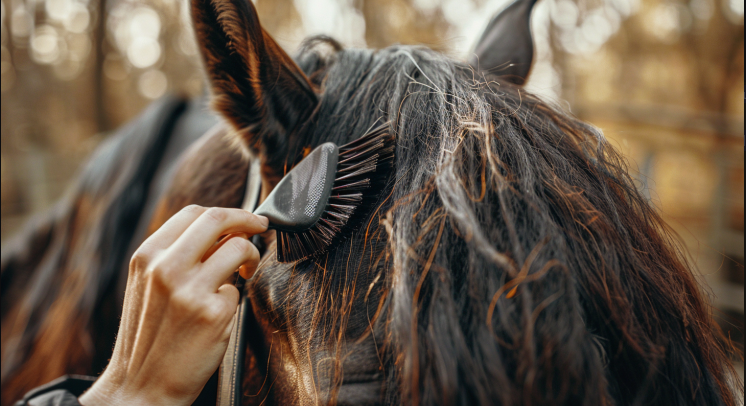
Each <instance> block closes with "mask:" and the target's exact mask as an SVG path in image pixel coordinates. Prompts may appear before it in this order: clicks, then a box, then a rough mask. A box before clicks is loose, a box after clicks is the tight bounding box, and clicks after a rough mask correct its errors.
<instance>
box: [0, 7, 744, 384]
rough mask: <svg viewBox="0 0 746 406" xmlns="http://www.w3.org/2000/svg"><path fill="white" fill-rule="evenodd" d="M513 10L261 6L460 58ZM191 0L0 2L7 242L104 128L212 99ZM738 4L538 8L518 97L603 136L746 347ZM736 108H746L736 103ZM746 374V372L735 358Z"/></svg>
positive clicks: (341, 31) (357, 38) (285, 37)
mask: <svg viewBox="0 0 746 406" xmlns="http://www.w3.org/2000/svg"><path fill="white" fill-rule="evenodd" d="M508 2H509V0H378V1H372V0H317V1H313V0H258V1H257V2H256V6H257V8H258V10H259V14H260V19H261V21H262V24H263V25H264V27H265V29H267V31H268V32H270V33H271V34H272V35H273V36H274V38H275V39H276V40H277V41H278V43H279V44H280V45H281V46H283V47H284V48H285V49H286V50H287V51H288V52H289V53H291V54H292V52H293V50H294V49H295V48H296V47H297V46H298V44H299V43H300V41H301V40H302V39H303V38H304V37H306V36H307V35H312V34H320V33H324V34H328V35H331V36H332V37H334V38H336V39H338V40H339V41H341V42H342V43H343V44H345V45H347V46H354V47H372V48H380V47H385V46H388V45H391V44H394V43H403V44H423V45H427V46H429V47H431V48H434V49H437V50H440V51H443V52H445V53H447V54H449V55H451V56H452V57H454V58H459V59H465V57H466V55H467V54H468V52H469V49H470V47H471V46H472V44H473V43H474V41H475V40H476V38H477V37H478V35H479V34H480V33H481V31H482V29H483V28H484V26H485V25H486V24H487V22H488V20H489V19H490V18H491V17H492V15H494V13H496V12H497V11H499V10H500V9H501V8H503V7H505V6H506V5H507V3H508ZM187 5H188V2H186V0H2V51H1V52H2V67H1V70H2V117H1V120H0V122H1V123H2V124H1V126H2V145H1V147H2V153H1V157H2V194H1V195H2V238H3V240H5V239H6V238H7V237H8V236H9V235H10V234H12V233H13V232H14V231H15V230H17V229H18V227H19V226H20V225H21V224H22V222H23V221H24V220H25V219H26V218H28V216H29V215H30V214H32V213H35V212H38V211H40V210H43V209H45V208H47V207H48V206H49V205H50V204H51V203H52V202H53V201H55V200H56V199H57V198H59V197H60V196H61V194H62V193H63V192H64V190H65V188H66V187H67V186H68V185H69V183H70V181H71V180H72V179H73V178H74V176H75V174H76V171H77V170H78V169H79V165H80V164H81V163H82V162H84V161H85V159H86V157H87V155H88V154H89V153H90V152H91V151H92V150H93V148H95V146H96V145H97V144H98V143H99V142H100V141H101V140H102V139H104V138H105V137H106V136H107V133H108V132H109V131H111V130H112V129H115V128H116V127H118V126H120V125H122V124H123V123H125V122H126V121H127V120H129V119H131V118H132V117H133V116H134V115H136V114H137V113H138V112H139V111H140V110H141V109H143V108H144V107H145V106H146V105H147V104H148V103H150V102H151V101H152V100H154V99H157V98H159V97H161V96H163V95H164V94H166V93H167V92H177V93H182V94H187V95H193V96H196V95H200V94H201V93H202V92H204V91H205V86H204V79H203V75H202V72H201V67H200V60H199V57H198V55H197V48H196V46H195V42H194V38H193V34H192V31H191V28H190V22H189V16H188V7H187ZM743 13H744V0H540V1H539V3H538V5H537V7H536V9H535V12H534V16H533V21H532V26H533V32H534V37H535V43H536V49H537V58H536V60H535V63H534V67H533V71H532V75H531V78H530V80H529V83H528V85H527V88H528V89H529V90H531V91H533V92H536V93H539V94H541V95H543V97H545V98H547V99H549V100H552V101H554V102H556V103H557V104H558V105H559V106H561V108H563V109H566V110H568V111H571V112H572V113H574V114H575V115H577V116H579V117H580V118H582V119H584V120H587V121H589V122H591V123H593V124H595V125H596V126H598V127H600V128H601V129H602V130H603V131H604V133H605V134H606V136H607V137H608V138H609V139H610V140H611V142H612V143H613V144H614V145H616V146H617V148H619V149H621V150H622V151H623V152H624V153H625V154H626V155H627V157H628V158H629V160H630V164H631V168H632V172H633V174H634V175H635V176H636V177H637V179H638V180H639V186H640V188H642V189H643V191H644V192H645V193H646V195H647V196H649V197H650V199H651V201H652V202H653V203H654V204H655V205H656V206H657V207H658V208H659V209H660V210H661V212H662V213H663V214H664V216H665V218H666V219H667V220H668V222H669V223H670V224H671V226H672V227H673V228H674V229H675V230H676V231H677V232H678V233H679V234H680V236H681V238H682V239H683V240H684V241H685V242H686V244H687V246H688V247H689V249H690V252H691V254H692V257H693V258H694V260H695V261H696V262H697V264H698V266H699V271H700V272H701V273H702V276H703V281H706V282H707V283H708V285H709V286H710V288H711V290H712V293H713V295H712V296H713V299H714V305H715V307H716V310H715V314H716V317H717V318H718V319H719V320H720V322H721V325H722V326H723V328H724V329H726V331H727V332H728V334H730V335H731V337H732V338H733V339H734V340H735V341H736V342H738V343H740V346H741V348H743V323H744V321H743V308H744V294H743V292H744V291H743V281H744V268H743V263H744V261H743V258H744V238H743V235H744V234H743V233H744V217H743V214H744V207H743V200H744V187H743V185H744V155H743V149H742V147H743V146H744V138H743V137H744V135H743V134H744V105H743V104H741V98H742V96H744V91H743V90H742V89H744V66H743V60H744V38H743ZM745 100H746V99H745ZM739 369H740V371H741V375H742V376H743V364H742V362H739Z"/></svg>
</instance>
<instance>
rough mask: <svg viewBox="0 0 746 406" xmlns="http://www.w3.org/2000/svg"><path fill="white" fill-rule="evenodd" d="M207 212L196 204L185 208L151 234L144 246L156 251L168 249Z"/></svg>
mask: <svg viewBox="0 0 746 406" xmlns="http://www.w3.org/2000/svg"><path fill="white" fill-rule="evenodd" d="M206 211H207V208H206V207H202V206H198V205H196V204H193V205H189V206H186V207H184V208H183V209H181V210H179V212H178V213H176V214H174V215H173V216H172V217H171V218H170V219H168V221H166V222H165V223H164V224H163V225H162V226H161V227H160V228H159V229H158V230H156V231H155V232H154V233H153V234H151V235H150V237H148V238H147V239H146V240H145V242H144V243H143V244H142V246H143V247H153V248H156V249H164V248H167V247H168V246H170V245H171V244H173V243H174V241H176V239H178V238H179V236H181V234H182V233H184V230H186V229H187V228H188V227H189V226H190V225H191V224H192V223H193V222H194V220H196V219H197V218H198V217H199V216H201V215H202V213H204V212H206Z"/></svg>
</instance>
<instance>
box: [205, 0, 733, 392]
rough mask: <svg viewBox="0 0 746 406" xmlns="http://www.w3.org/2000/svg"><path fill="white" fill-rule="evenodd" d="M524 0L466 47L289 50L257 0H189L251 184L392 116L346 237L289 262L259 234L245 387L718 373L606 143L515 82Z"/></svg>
mask: <svg viewBox="0 0 746 406" xmlns="http://www.w3.org/2000/svg"><path fill="white" fill-rule="evenodd" d="M533 3H534V2H533V1H532V0H523V1H520V0H519V2H517V3H515V4H514V5H513V6H511V7H509V8H508V9H507V10H506V13H507V14H503V15H501V16H499V17H497V18H495V19H494V20H493V21H492V22H491V23H490V25H489V27H488V31H487V32H486V33H485V34H484V35H483V36H482V39H481V40H480V42H479V43H478V45H477V46H476V48H475V53H474V56H473V57H472V58H471V64H465V63H459V62H456V61H453V60H451V59H449V58H447V57H445V56H443V55H440V54H437V53H435V52H433V51H431V50H428V49H425V48H422V47H409V46H393V47H390V48H386V49H383V50H378V51H373V50H357V49H352V50H348V49H342V47H341V46H340V45H339V44H338V43H336V42H335V41H333V40H331V39H328V38H315V39H311V40H308V41H306V42H305V44H304V45H303V47H302V48H301V50H300V52H299V54H298V56H297V57H296V58H295V59H292V58H290V57H289V56H288V55H286V54H285V53H284V52H283V51H282V49H280V47H278V46H277V44H276V43H275V42H274V41H273V40H272V38H271V37H270V36H269V35H268V34H267V33H266V32H265V31H264V30H263V29H262V27H261V26H260V24H259V21H258V18H257V15H256V10H255V9H254V7H253V5H252V4H251V3H250V2H247V1H245V0H193V1H192V15H193V19H194V25H195V28H196V32H197V38H198V41H199V43H200V48H201V50H202V55H203V58H204V61H205V67H206V70H207V73H208V76H209V78H210V82H211V86H212V92H213V95H214V106H215V108H216V109H217V110H218V111H219V112H220V113H221V114H222V115H223V116H224V117H225V118H226V119H227V120H228V121H229V122H230V123H231V125H232V126H233V129H234V130H235V135H236V139H237V140H239V141H240V143H241V144H242V145H243V147H244V148H245V150H247V151H248V152H249V153H250V155H251V156H252V157H253V158H252V159H259V160H261V163H262V176H263V188H264V192H263V193H264V195H266V193H267V192H268V191H269V190H270V189H271V188H272V187H273V185H275V184H276V182H277V181H278V180H279V179H280V178H281V177H282V175H283V174H284V173H285V172H286V171H287V170H288V169H289V167H290V166H291V165H292V164H293V163H294V162H297V160H298V159H299V158H300V157H302V156H303V152H304V151H308V150H309V149H311V148H313V147H315V146H317V145H319V144H320V143H322V142H326V141H332V142H335V143H337V144H344V143H347V142H350V141H352V140H354V139H355V138H357V137H360V136H362V135H363V134H364V133H365V131H366V130H367V129H369V128H371V127H372V126H373V125H374V124H375V123H377V122H389V123H390V131H391V133H392V134H393V135H394V136H395V138H396V145H397V146H396V163H395V169H394V171H393V172H392V173H391V174H390V182H389V184H388V186H387V187H386V189H385V190H383V191H382V193H381V198H380V199H379V201H378V202H377V203H376V204H375V207H372V210H371V211H370V214H369V215H368V217H367V218H366V219H364V220H363V221H362V226H360V227H359V229H358V230H357V231H356V232H354V233H353V234H352V235H351V237H350V238H348V239H345V240H344V241H342V242H341V243H339V244H338V245H337V246H335V247H333V248H332V249H331V250H330V251H329V252H327V253H324V254H323V255H319V256H317V257H315V258H312V259H309V260H305V261H302V262H298V263H293V264H281V263H278V262H276V261H275V259H274V257H275V255H274V251H273V245H272V244H270V245H269V249H268V251H267V254H266V255H265V258H264V260H263V263H262V264H261V265H260V267H259V269H258V270H257V272H256V274H255V275H254V277H253V278H252V280H250V281H249V284H250V285H249V286H250V297H251V301H252V305H253V310H254V315H255V317H256V320H257V322H258V323H257V324H256V326H255V327H256V330H257V331H256V334H255V335H254V337H252V338H251V339H250V340H249V341H250V342H249V352H250V356H249V357H248V360H247V369H248V371H249V373H248V375H247V377H246V382H245V395H247V396H245V398H244V399H245V400H246V401H248V402H255V403H257V404H258V403H261V402H263V401H264V400H265V398H266V397H269V399H271V400H274V401H275V402H276V403H278V404H316V403H326V402H327V401H328V400H336V401H337V402H338V403H339V404H377V403H383V402H388V403H391V404H397V403H399V402H405V403H406V402H414V403H417V402H423V403H425V404H439V403H452V402H460V403H464V404H480V403H481V404H498V403H499V404H505V405H508V404H519V403H520V404H528V403H525V402H529V403H530V402H534V403H537V402H538V403H542V402H544V403H553V404H562V403H567V404H611V403H617V402H618V403H620V404H626V402H628V401H629V402H632V401H633V400H635V399H638V400H641V401H642V403H645V402H646V401H647V400H649V399H650V397H651V396H654V393H659V394H660V393H664V394H667V395H664V396H668V395H670V396H671V397H672V398H673V397H676V396H684V397H685V398H688V399H700V398H702V396H703V395H702V393H704V392H706V391H703V390H702V389H701V388H700V389H699V390H697V389H696V388H697V387H698V385H695V384H693V382H695V381H696V380H697V379H700V378H701V379H704V380H708V379H709V381H708V382H710V385H715V383H717V382H722V379H721V378H722V371H721V369H720V367H718V366H717V364H716V362H715V361H713V359H714V358H713V359H710V360H708V359H707V357H703V356H701V354H702V351H705V352H706V351H714V350H713V348H715V344H714V341H713V339H712V337H711V335H709V333H705V330H706V329H707V328H708V327H707V326H706V325H705V324H707V323H702V322H701V321H703V320H706V314H705V311H704V310H703V307H702V301H701V299H700V298H699V296H698V293H697V292H698V291H697V288H696V286H695V285H694V283H693V282H692V279H691V275H690V272H689V270H688V269H687V268H686V265H685V263H684V262H683V261H682V260H681V259H680V257H679V254H678V252H677V251H676V250H675V249H674V248H672V245H671V243H670V242H669V241H668V239H667V237H666V234H665V232H663V231H661V228H662V227H663V224H662V222H661V221H660V219H659V218H658V217H657V215H656V214H655V212H654V211H653V210H652V209H651V208H650V206H649V205H648V203H647V202H646V201H645V200H644V198H643V197H642V196H641V195H640V194H639V193H638V192H637V191H636V190H635V188H634V186H633V184H632V182H631V180H630V179H629V177H628V176H627V174H626V169H625V167H624V166H623V164H622V163H621V161H620V159H619V157H618V155H617V154H616V153H615V152H614V151H613V149H611V148H610V147H608V145H607V144H606V142H605V141H604V139H603V137H602V136H601V135H600V133H599V132H598V131H597V130H595V129H593V128H592V127H590V126H588V125H585V124H583V123H581V122H579V121H577V120H575V119H573V118H572V117H569V116H567V115H566V114H564V113H562V112H559V111H558V110H556V109H554V108H552V107H549V106H547V105H546V104H544V103H542V102H541V101H540V100H538V99H537V98H535V97H533V96H531V95H530V94H527V93H526V92H525V91H523V89H521V88H520V87H519V85H520V84H521V83H523V81H524V80H525V78H526V76H527V75H528V70H529V68H530V62H531V56H532V46H531V39H530V33H529V30H528V15H529V13H530V9H531V6H532V5H533ZM501 69H504V70H501ZM492 73H496V74H498V75H499V74H500V73H503V74H507V75H508V76H507V77H505V76H504V77H502V78H500V77H498V76H496V75H493V74H492ZM640 297H644V301H645V303H641V302H639V301H635V300H634V298H640ZM684 297H687V298H689V299H688V300H691V301H690V302H686V303H684V302H682V300H683V298H684ZM691 298H694V299H691ZM692 342H696V345H693V344H691V343H692ZM663 348H665V349H663ZM702 348H707V350H702ZM672 353H675V354H676V357H680V358H676V359H673V360H672V359H671V354H672ZM682 360H683V361H682ZM697 360H700V361H701V360H704V361H703V362H705V363H706V364H707V363H708V362H710V363H709V364H707V365H708V367H707V368H703V369H702V370H701V371H700V370H697V369H696V368H694V367H692V368H693V369H691V370H688V371H684V370H686V369H687V368H683V367H682V368H680V369H681V371H678V370H676V368H675V366H676V365H679V364H680V363H681V362H683V363H684V365H689V366H690V367H691V366H696V365H700V364H701V363H702V362H700V361H697ZM661 368H663V369H665V371H667V372H666V374H665V375H666V376H665V379H663V378H659V377H657V376H656V371H658V370H660V369H661ZM630 371H635V372H634V373H629V372H630ZM697 371H699V372H697ZM625 373H627V375H624V374H625ZM687 373H692V374H695V375H697V374H699V375H697V376H699V378H695V377H691V376H689V377H687V375H686V374H687ZM651 382H652V384H651ZM713 382H715V383H713ZM682 388H684V389H682ZM682 393H683V395H682Z"/></svg>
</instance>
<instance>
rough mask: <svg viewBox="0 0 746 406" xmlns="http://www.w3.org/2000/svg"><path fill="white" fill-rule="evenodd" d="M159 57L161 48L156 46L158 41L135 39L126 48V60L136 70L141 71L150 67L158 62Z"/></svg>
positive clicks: (145, 38)
mask: <svg viewBox="0 0 746 406" xmlns="http://www.w3.org/2000/svg"><path fill="white" fill-rule="evenodd" d="M160 57H161V46H160V44H158V41H156V40H154V39H152V38H147V37H138V38H135V39H134V40H132V43H130V45H129V47H127V59H129V61H130V63H131V64H132V66H134V67H136V68H141V69H143V68H147V67H150V66H152V65H153V64H154V63H156V62H158V59H159V58H160Z"/></svg>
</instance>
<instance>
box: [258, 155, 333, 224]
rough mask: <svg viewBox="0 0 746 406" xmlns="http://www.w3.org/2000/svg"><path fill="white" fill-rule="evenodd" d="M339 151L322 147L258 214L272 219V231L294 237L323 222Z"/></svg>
mask: <svg viewBox="0 0 746 406" xmlns="http://www.w3.org/2000/svg"><path fill="white" fill-rule="evenodd" d="M338 159H339V148H338V147H337V146H336V145H335V144H334V143H331V142H327V143H324V144H321V145H319V146H318V147H316V149H314V150H313V151H312V152H311V153H310V154H308V156H306V157H305V158H304V159H303V160H302V161H301V162H300V163H298V165H296V166H295V168H293V169H292V170H291V171H290V172H288V174H287V175H285V177H283V178H282V180H280V183H278V184H277V186H275V188H274V190H272V193H270V194H269V196H268V197H267V199H266V200H265V201H264V202H263V203H262V204H261V206H259V207H258V208H257V209H256V210H255V211H254V214H258V215H260V216H265V217H267V218H268V219H269V228H270V229H274V230H280V231H287V232H291V233H298V232H301V231H305V230H308V229H309V228H311V227H312V226H313V225H314V224H316V222H317V221H319V219H320V218H321V215H322V214H323V213H324V208H325V207H326V204H327V202H328V200H329V196H330V195H331V193H332V187H333V186H334V180H335V177H336V173H337V160H338Z"/></svg>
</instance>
